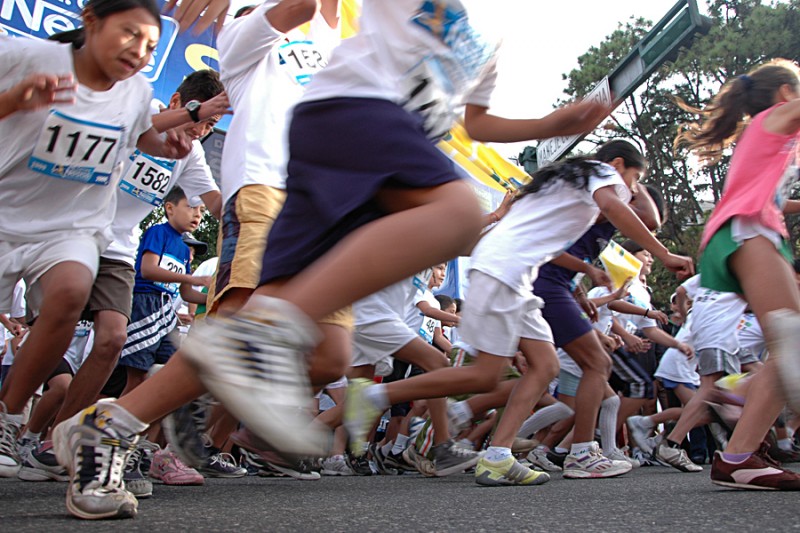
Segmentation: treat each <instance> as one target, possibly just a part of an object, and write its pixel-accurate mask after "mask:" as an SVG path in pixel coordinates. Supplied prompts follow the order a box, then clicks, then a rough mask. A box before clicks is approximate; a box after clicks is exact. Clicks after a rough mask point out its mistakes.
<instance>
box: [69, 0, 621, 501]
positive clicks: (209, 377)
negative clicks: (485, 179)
mask: <svg viewBox="0 0 800 533" xmlns="http://www.w3.org/2000/svg"><path fill="white" fill-rule="evenodd" d="M311 3H312V4H314V5H316V2H311ZM255 14H256V12H254V13H251V14H250V15H248V17H252V16H254V15H255ZM474 22H475V21H473V20H472V19H471V18H469V17H468V15H467V12H466V11H465V10H464V8H463V6H462V5H461V3H460V2H458V1H457V0H447V1H446V0H438V1H436V2H422V1H419V0H397V1H393V2H378V1H375V0H368V1H365V2H364V4H363V11H362V16H361V19H360V27H361V30H360V32H359V33H358V34H357V35H356V36H354V37H353V38H351V39H347V40H346V41H344V42H343V43H342V45H341V46H340V47H339V48H338V49H337V51H336V52H334V54H333V55H332V57H331V61H330V63H329V64H328V66H327V67H326V68H325V69H324V70H322V71H321V72H319V73H318V74H316V75H315V79H314V80H313V81H312V82H311V84H310V85H309V89H308V90H307V92H306V95H305V96H304V100H303V101H302V102H301V103H300V104H299V105H298V106H297V107H295V110H294V115H293V120H292V125H291V128H290V131H289V143H290V146H291V147H292V153H291V158H290V161H289V167H288V168H289V178H288V179H287V200H286V204H285V205H284V208H283V210H282V211H281V213H280V215H279V216H278V218H277V219H276V221H275V225H274V226H273V228H272V230H271V232H270V236H269V243H270V244H269V247H268V248H267V250H266V252H265V255H264V260H263V271H262V274H261V279H260V282H259V285H260V287H259V289H257V291H256V292H257V295H258V296H257V297H256V298H251V300H250V302H248V305H247V308H246V309H247V310H246V311H243V312H242V313H241V314H239V315H238V316H237V317H236V318H233V319H228V320H223V321H215V322H214V323H210V322H208V321H207V322H206V323H205V324H201V325H196V326H195V327H194V328H193V329H192V334H191V335H189V337H188V338H187V340H186V343H187V344H186V345H185V346H186V348H187V349H186V350H181V351H179V352H178V355H176V357H175V358H173V359H172V360H171V361H170V364H168V365H166V366H165V367H164V369H162V370H161V371H160V372H159V373H158V374H156V376H154V378H152V379H151V380H149V381H148V383H150V384H151V385H150V387H153V390H158V391H160V393H159V394H153V393H152V391H150V387H148V383H145V384H144V385H143V386H142V387H139V388H138V389H136V391H134V392H133V393H131V394H130V395H128V396H127V397H123V398H121V399H120V400H119V401H118V402H116V403H108V404H107V403H103V404H100V405H101V406H100V408H99V409H97V410H96V409H95V408H89V410H87V411H86V412H83V413H81V414H79V415H76V417H74V418H73V419H70V420H69V421H67V422H64V423H62V424H61V425H60V426H58V428H57V429H56V434H59V433H60V435H61V437H62V438H61V443H60V445H59V444H56V449H57V453H58V454H59V460H60V461H63V462H65V463H67V462H69V463H70V464H72V465H76V464H80V463H81V462H82V461H83V460H84V459H82V458H81V455H82V454H83V452H84V450H85V448H83V449H82V448H81V447H73V446H71V445H70V444H69V442H68V440H67V439H68V438H69V439H70V440H73V441H77V440H79V436H80V435H84V434H85V435H98V436H99V435H106V436H109V437H111V436H112V435H113V438H121V439H123V440H124V441H125V442H126V443H127V442H130V440H131V439H135V437H134V436H135V435H136V434H137V433H139V432H140V431H142V430H143V429H144V428H145V427H146V426H147V423H149V422H152V421H154V420H157V419H158V418H160V417H162V416H163V415H165V414H166V413H168V412H170V411H171V410H173V409H175V408H176V407H178V406H180V405H182V404H184V403H185V402H187V401H189V400H192V399H193V398H196V397H197V396H199V395H200V394H202V393H203V392H204V390H205V389H206V388H208V389H209V390H210V392H212V394H213V395H214V396H215V397H217V398H218V399H219V400H220V401H222V402H223V403H225V404H226V407H228V409H229V410H230V411H231V413H232V414H233V415H235V416H237V417H238V418H240V419H241V420H242V421H243V422H245V423H246V424H247V425H248V427H249V428H250V429H251V430H253V431H254V432H255V433H257V434H258V435H259V436H261V437H262V438H264V439H266V440H267V441H268V442H269V444H271V445H272V446H273V447H275V448H278V449H281V450H286V451H292V452H296V453H297V452H299V453H314V454H318V453H320V452H321V451H322V450H321V447H322V446H321V443H322V442H323V441H324V440H325V438H326V437H325V435H324V434H322V433H321V432H319V431H313V430H312V429H311V426H310V421H309V419H308V417H307V416H304V415H303V414H302V413H303V411H299V410H298V407H305V406H307V405H308V403H309V401H310V397H311V394H310V391H309V387H308V385H307V372H306V368H305V364H304V354H305V353H307V352H309V351H311V350H312V349H314V348H315V347H316V346H317V345H318V344H319V343H320V342H321V341H322V340H323V339H322V338H321V337H320V335H319V332H318V329H317V327H316V326H315V322H317V321H318V320H321V319H322V318H323V317H326V316H328V315H330V314H332V313H335V312H337V311H338V310H340V309H342V308H343V307H346V306H348V305H349V304H351V303H352V302H354V301H356V300H358V299H360V298H363V297H364V296H367V295H368V294H371V293H373V292H375V291H377V290H380V289H381V288H383V287H386V286H388V285H390V284H392V283H395V282H398V281H400V280H402V279H404V278H406V277H410V276H412V275H413V274H414V273H415V272H418V271H420V270H422V269H423V268H426V267H428V266H430V265H432V264H436V263H438V262H441V261H443V260H446V259H449V258H451V257H455V256H457V255H459V254H460V253H462V252H464V251H465V250H468V249H469V248H470V247H471V246H472V245H473V243H474V241H475V240H476V239H477V237H478V233H479V231H480V229H481V227H482V223H481V222H482V221H481V214H480V209H479V206H478V203H477V201H476V199H475V196H474V194H473V192H472V190H471V189H470V187H469V185H467V184H466V183H463V182H462V181H461V180H459V179H458V177H457V175H456V173H455V171H454V169H453V166H452V163H451V161H450V160H449V159H447V158H446V157H445V156H444V155H443V154H442V153H441V152H440V151H438V149H437V148H436V147H435V146H434V144H433V143H432V142H431V140H432V139H435V138H438V136H440V135H443V134H444V133H446V132H447V131H448V130H449V128H450V126H451V125H452V123H453V121H454V120H455V119H456V117H457V116H458V113H459V111H460V109H461V106H462V105H464V104H466V105H467V108H466V114H465V126H466V129H467V131H468V132H469V134H470V135H471V136H472V137H473V138H474V139H476V140H482V141H498V142H515V141H521V140H529V139H533V138H546V137H552V136H555V135H564V134H569V133H573V132H583V131H586V130H589V129H591V128H593V127H594V126H595V125H596V124H597V123H598V122H599V121H600V120H601V119H602V117H604V116H605V115H606V114H607V113H608V108H607V107H606V106H604V105H601V104H597V103H581V104H576V105H573V106H568V107H565V108H562V109H559V110H557V111H555V112H553V113H551V114H550V115H548V116H547V117H545V118H542V119H532V120H512V119H504V118H500V117H497V116H494V115H492V114H490V113H489V112H488V105H489V97H490V94H491V91H492V88H493V86H494V80H495V69H494V60H495V50H496V44H497V41H494V40H487V39H486V38H485V37H483V36H482V35H481V34H479V33H478V32H477V31H476V29H475V27H474ZM234 110H235V108H234ZM351 234H352V235H351ZM270 296H272V297H270ZM339 329H341V328H339ZM327 341H330V342H327ZM349 345H350V338H349V336H348V335H339V336H337V337H335V338H333V339H326V343H325V346H323V347H322V349H318V351H324V352H325V353H326V354H328V355H329V356H330V357H331V358H332V359H334V360H335V364H329V365H327V366H328V369H329V370H328V373H327V374H325V373H320V377H319V378H318V379H319V380H320V383H318V385H319V386H323V385H325V384H327V383H329V382H331V381H333V380H335V379H337V378H338V377H339V376H341V375H342V374H343V373H344V371H345V368H346V364H347V359H348V358H347V356H345V357H342V355H341V354H349ZM179 354H183V355H184V356H186V357H187V358H189V357H191V361H192V365H195V366H196V368H197V371H196V372H195V371H193V369H192V366H191V365H190V364H189V361H187V360H186V359H184V358H183V357H180V356H179ZM337 358H338V359H337ZM340 361H341V362H340ZM197 376H199V377H201V378H202V379H203V380H204V381H203V383H201V382H200V381H199V380H198V379H197ZM331 376H332V377H331ZM323 380H324V381H323ZM165 384H168V385H166V386H165ZM114 413H119V414H114ZM98 416H99V417H100V419H102V420H103V421H105V420H107V419H108V418H109V417H110V418H112V419H113V420H114V422H115V423H114V424H105V423H103V424H102V429H101V428H100V427H98V426H97V422H98V420H97V417H98ZM70 435H72V436H71V437H70ZM107 452H108V455H114V456H115V459H114V462H115V463H116V462H117V457H122V458H124V456H125V454H126V452H125V450H124V449H123V448H119V447H111V446H109V447H108V448H107ZM123 462H124V460H123ZM115 503H116V502H115V501H114V500H113V499H109V502H108V505H109V506H113V505H114V504H115ZM104 505H105V504H104ZM118 509H119V511H120V512H119V514H127V515H130V514H132V511H133V508H131V507H129V506H128V507H118Z"/></svg>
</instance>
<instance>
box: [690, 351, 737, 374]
mask: <svg viewBox="0 0 800 533" xmlns="http://www.w3.org/2000/svg"><path fill="white" fill-rule="evenodd" d="M694 355H695V357H697V373H698V374H700V375H701V376H708V375H710V374H717V373H720V372H721V373H723V374H739V373H740V372H741V371H742V366H741V363H740V362H739V357H738V356H737V355H736V354H732V353H729V352H726V351H725V350H720V349H719V348H703V349H702V350H697V352H696V353H695V354H694Z"/></svg>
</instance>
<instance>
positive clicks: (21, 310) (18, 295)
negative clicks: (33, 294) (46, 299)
mask: <svg viewBox="0 0 800 533" xmlns="http://www.w3.org/2000/svg"><path fill="white" fill-rule="evenodd" d="M26 288H27V285H25V280H23V279H21V280H19V281H18V282H17V284H16V285H15V286H14V296H13V299H12V300H11V312H10V313H9V314H8V316H9V318H20V319H24V318H25V312H26V310H27V306H26V304H25V291H26ZM0 328H3V341H7V340H9V339H13V338H14V335H12V334H11V332H10V331H8V330H7V329H6V328H4V327H3V326H0ZM8 356H9V357H11V359H10V361H13V356H12V355H11V354H10V351H9V354H8ZM9 364H11V363H9Z"/></svg>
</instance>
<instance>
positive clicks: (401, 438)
mask: <svg viewBox="0 0 800 533" xmlns="http://www.w3.org/2000/svg"><path fill="white" fill-rule="evenodd" d="M406 448H408V435H400V434H398V435H397V438H395V440H394V446H392V453H393V454H395V455H399V454H401V453H403V451H405V449H406Z"/></svg>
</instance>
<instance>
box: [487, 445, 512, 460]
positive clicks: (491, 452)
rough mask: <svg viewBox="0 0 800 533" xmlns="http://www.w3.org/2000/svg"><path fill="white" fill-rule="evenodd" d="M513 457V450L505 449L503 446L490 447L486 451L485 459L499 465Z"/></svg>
mask: <svg viewBox="0 0 800 533" xmlns="http://www.w3.org/2000/svg"><path fill="white" fill-rule="evenodd" d="M509 457H511V448H504V447H502V446H489V447H488V448H487V449H486V455H485V456H484V458H485V459H486V460H487V461H489V462H492V463H499V462H500V461H505V460H506V459H508V458H509Z"/></svg>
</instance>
